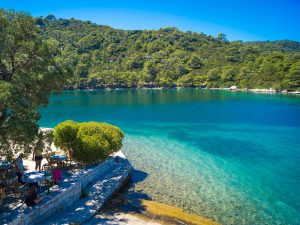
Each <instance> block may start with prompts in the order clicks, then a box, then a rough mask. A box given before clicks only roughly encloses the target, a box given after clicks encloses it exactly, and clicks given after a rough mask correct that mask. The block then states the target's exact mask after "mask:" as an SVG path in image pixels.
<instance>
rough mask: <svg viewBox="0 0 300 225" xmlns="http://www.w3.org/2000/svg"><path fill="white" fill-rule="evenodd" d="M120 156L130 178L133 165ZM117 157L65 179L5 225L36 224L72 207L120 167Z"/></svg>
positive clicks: (120, 183)
mask: <svg viewBox="0 0 300 225" xmlns="http://www.w3.org/2000/svg"><path fill="white" fill-rule="evenodd" d="M120 155H121V161H122V165H124V163H126V164H128V166H127V167H126V168H128V171H126V174H124V175H125V176H127V177H128V176H129V173H130V171H131V165H130V163H129V162H128V160H127V159H126V158H125V156H124V155H123V154H122V153H121V152H120V153H119V154H118V155H117V156H115V157H118V158H119V157H120ZM115 157H110V158H109V159H107V160H106V161H105V162H103V163H101V164H100V165H97V166H94V167H91V168H87V169H83V170H81V171H80V172H77V173H75V174H74V175H72V176H70V177H68V178H66V179H64V180H63V182H62V184H61V185H59V186H58V185H55V186H54V187H52V188H50V194H49V195H47V196H46V197H45V199H44V200H43V201H42V202H41V203H40V204H38V205H37V206H34V207H25V208H24V207H23V208H21V209H18V212H16V214H17V215H16V217H15V218H14V219H13V220H12V221H11V222H9V223H4V224H10V225H26V224H36V223H39V222H41V221H42V220H45V219H46V218H48V217H50V216H51V215H53V214H55V213H57V212H61V211H63V210H65V209H66V208H68V207H70V206H71V205H72V204H74V203H75V202H76V201H77V200H79V198H80V196H81V191H82V189H84V188H85V187H87V186H88V185H89V184H92V183H93V182H95V181H97V180H99V179H100V178H101V177H105V175H106V174H108V173H110V172H111V171H112V170H114V169H115V168H117V167H118V162H116V161H117V160H116V158H115ZM123 181H124V177H120V182H117V184H118V185H122V184H123ZM116 188H117V187H114V189H116ZM114 191H115V190H112V191H111V192H112V193H113V192H114ZM112 193H110V194H112Z"/></svg>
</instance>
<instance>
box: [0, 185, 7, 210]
mask: <svg viewBox="0 0 300 225" xmlns="http://www.w3.org/2000/svg"><path fill="white" fill-rule="evenodd" d="M5 191H6V186H5V185H3V184H0V208H2V207H3V201H4V199H5Z"/></svg>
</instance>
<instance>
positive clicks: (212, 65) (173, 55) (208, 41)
mask: <svg viewBox="0 0 300 225" xmlns="http://www.w3.org/2000/svg"><path fill="white" fill-rule="evenodd" d="M36 21H37V24H38V25H39V26H40V27H41V29H42V32H43V35H44V36H45V38H46V39H48V42H49V44H50V46H51V48H53V50H54V55H55V57H56V60H58V61H61V62H63V63H64V64H66V65H68V66H70V68H71V70H72V72H73V76H72V79H71V83H72V85H71V86H72V87H75V88H87V87H90V88H97V87H141V86H144V87H145V86H146V87H153V86H161V87H173V86H175V85H177V86H184V87H229V86H231V85H237V86H238V87H241V88H245V87H247V88H254V87H255V88H276V89H297V88H299V86H300V60H299V59H300V43H299V42H295V41H288V40H284V41H263V42H258V41H256V42H242V41H233V42H229V41H227V40H226V36H225V35H223V34H219V35H218V37H212V36H208V35H206V34H203V33H196V32H191V31H187V32H182V31H180V30H178V29H177V28H173V27H167V28H161V29H159V30H119V29H113V28H111V27H108V26H100V25H97V24H94V23H91V22H89V21H80V20H75V19H70V20H67V19H56V18H55V17H54V16H51V15H50V16H47V17H44V18H37V19H36ZM58 53H60V54H58ZM56 54H57V55H56Z"/></svg>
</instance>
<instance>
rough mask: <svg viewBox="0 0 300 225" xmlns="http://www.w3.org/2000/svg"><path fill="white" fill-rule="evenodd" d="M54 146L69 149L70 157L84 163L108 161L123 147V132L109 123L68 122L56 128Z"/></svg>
mask: <svg viewBox="0 0 300 225" xmlns="http://www.w3.org/2000/svg"><path fill="white" fill-rule="evenodd" d="M53 134H54V144H55V145H56V146H57V147H60V148H63V149H68V151H69V153H70V156H71V157H72V158H73V159H75V160H77V161H79V162H84V163H94V162H98V161H100V160H104V159H106V158H107V157H108V156H109V155H110V154H111V153H113V152H116V151H118V150H119V149H120V148H121V147H122V138H123V136H124V134H123V132H122V131H121V130H120V129H119V128H118V127H116V126H113V125H110V124H107V123H98V122H83V123H76V122H74V121H71V120H67V121H65V122H62V123H60V124H58V125H57V126H56V127H55V128H54V133H53Z"/></svg>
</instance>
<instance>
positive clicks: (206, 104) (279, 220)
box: [40, 89, 300, 224]
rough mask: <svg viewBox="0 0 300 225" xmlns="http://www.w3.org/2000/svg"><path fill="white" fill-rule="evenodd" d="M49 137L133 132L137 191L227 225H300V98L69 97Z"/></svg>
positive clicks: (59, 103) (47, 119) (50, 119)
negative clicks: (62, 130)
mask: <svg viewBox="0 0 300 225" xmlns="http://www.w3.org/2000/svg"><path fill="white" fill-rule="evenodd" d="M41 115H42V119H41V121H40V125H41V126H43V127H54V126H55V125H56V124H57V123H59V122H61V121H63V120H66V119H72V120H75V121H105V122H108V123H112V124H114V125H117V126H120V127H121V129H122V130H123V131H124V132H125V134H126V137H125V139H124V147H123V151H124V152H125V154H126V155H127V156H128V158H129V159H130V160H131V162H132V164H133V166H134V167H135V168H136V169H137V170H138V171H140V172H136V174H135V176H134V178H133V179H134V180H137V179H139V176H140V174H144V175H145V176H146V179H144V180H142V181H140V182H138V183H136V187H137V188H138V189H140V190H142V191H143V192H144V193H146V194H148V195H150V196H151V197H152V199H153V200H156V201H160V202H164V203H169V204H173V205H177V206H179V207H182V208H184V209H185V210H187V211H188V212H192V213H197V214H199V215H202V216H206V217H209V218H212V219H214V220H217V221H219V222H221V223H223V224H300V219H299V218H300V166H299V165H300V156H299V152H300V97H299V96H289V95H280V94H253V93H240V92H229V91H212V90H211V91H210V90H197V89H190V90H189V89H188V90H115V91H81V92H64V93H62V94H55V95H53V96H52V97H51V99H50V103H49V106H48V108H47V109H41Z"/></svg>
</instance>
